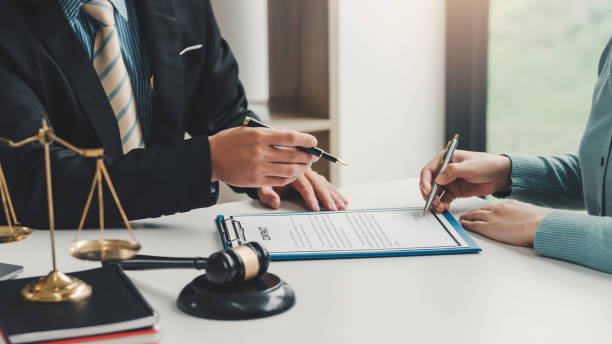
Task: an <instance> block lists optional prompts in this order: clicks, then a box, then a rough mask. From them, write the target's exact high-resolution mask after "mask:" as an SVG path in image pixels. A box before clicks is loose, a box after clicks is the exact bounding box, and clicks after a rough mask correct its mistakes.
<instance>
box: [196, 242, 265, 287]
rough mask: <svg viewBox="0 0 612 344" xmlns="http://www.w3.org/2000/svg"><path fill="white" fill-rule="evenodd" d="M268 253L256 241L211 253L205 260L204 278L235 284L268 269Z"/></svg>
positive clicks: (220, 282)
mask: <svg viewBox="0 0 612 344" xmlns="http://www.w3.org/2000/svg"><path fill="white" fill-rule="evenodd" d="M269 265H270V254H269V253H268V251H267V250H266V249H265V248H264V247H263V246H261V245H260V244H259V243H257V242H248V243H246V244H244V245H241V246H238V247H234V248H231V249H227V250H225V251H221V252H217V253H213V254H212V255H211V256H210V257H208V259H207V261H206V279H207V280H208V281H209V282H211V283H214V284H217V285H236V284H240V283H242V282H244V281H248V280H250V279H252V278H255V277H258V276H261V275H263V274H264V273H266V271H268V266H269Z"/></svg>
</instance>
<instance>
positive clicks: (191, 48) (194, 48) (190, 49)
mask: <svg viewBox="0 0 612 344" xmlns="http://www.w3.org/2000/svg"><path fill="white" fill-rule="evenodd" d="M201 48H202V44H196V45H191V46H188V47H187V48H185V49H183V50H181V52H180V53H179V56H181V55H183V54H184V53H186V52H188V51H192V50H196V49H201Z"/></svg>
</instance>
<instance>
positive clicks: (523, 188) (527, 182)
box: [507, 154, 584, 209]
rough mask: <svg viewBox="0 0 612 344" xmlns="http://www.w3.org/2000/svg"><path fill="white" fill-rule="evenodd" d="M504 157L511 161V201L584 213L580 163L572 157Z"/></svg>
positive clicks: (575, 157)
mask: <svg viewBox="0 0 612 344" xmlns="http://www.w3.org/2000/svg"><path fill="white" fill-rule="evenodd" d="M507 156H508V157H509V158H510V160H511V161H512V172H511V175H510V179H511V189H510V194H509V197H510V198H514V199H517V200H520V201H524V202H529V203H532V204H537V205H541V206H546V207H552V208H566V209H584V195H583V192H582V176H581V173H580V163H579V161H578V157H577V156H576V155H575V154H565V155H559V156H553V157H540V156H538V157H534V156H521V155H507Z"/></svg>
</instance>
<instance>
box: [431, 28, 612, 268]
mask: <svg viewBox="0 0 612 344" xmlns="http://www.w3.org/2000/svg"><path fill="white" fill-rule="evenodd" d="M611 73H612V38H611V39H610V40H609V41H608V44H607V45H606V48H605V49H604V51H603V53H602V55H601V58H600V61H599V69H598V80H597V84H596V86H595V91H594V93H593V104H592V109H591V114H590V117H589V120H588V123H587V126H586V129H585V131H584V134H583V137H582V140H581V143H580V148H579V150H578V152H577V154H564V155H559V156H551V157H543V156H537V157H532V156H520V155H511V154H508V155H494V154H489V153H480V152H470V151H461V150H458V151H456V152H455V154H454V155H453V159H452V163H450V164H449V165H448V167H447V168H446V169H445V170H444V171H443V172H442V173H441V174H440V175H438V176H437V177H436V178H435V182H437V183H439V184H441V185H443V186H444V189H445V191H446V192H445V193H444V194H443V196H442V197H441V198H440V197H437V198H436V200H435V201H434V203H433V206H432V207H433V209H434V210H435V211H438V212H442V211H445V210H448V208H449V206H450V203H451V202H452V201H453V200H454V199H456V198H458V197H469V196H482V195H489V194H493V195H494V196H496V197H509V198H512V199H515V200H519V201H524V202H528V203H532V204H536V205H540V206H545V207H549V208H554V210H549V211H545V210H543V209H541V208H536V207H533V206H530V205H528V204H525V203H522V202H518V201H515V200H511V201H507V202H504V203H501V204H497V205H490V206H486V207H484V208H482V209H477V210H472V211H469V212H467V213H464V214H463V215H461V217H460V222H461V224H462V225H463V227H465V228H466V229H468V230H471V231H473V232H476V233H480V234H482V235H484V236H487V237H489V238H492V239H494V240H497V241H501V242H505V243H509V244H513V245H521V246H533V247H534V248H535V251H536V252H537V253H538V254H540V255H543V256H548V257H553V258H557V259H563V260H567V261H570V262H574V263H577V264H581V265H585V266H588V267H590V268H593V269H597V270H601V271H605V272H608V273H612V163H611V162H610V159H612V153H611V152H612V76H611ZM559 135H563V133H559ZM441 154H442V153H440V154H439V155H438V156H436V157H435V158H434V159H433V160H432V161H431V162H429V163H428V164H427V165H426V166H425V167H424V168H423V170H422V171H421V179H420V188H421V193H422V195H423V197H424V198H426V197H427V196H428V195H429V193H430V192H431V186H432V183H433V181H434V176H435V174H436V172H437V171H436V170H437V167H438V162H439V160H440V155H441ZM561 209H583V210H584V209H586V210H587V212H588V215H587V214H583V213H579V212H571V211H567V210H561Z"/></svg>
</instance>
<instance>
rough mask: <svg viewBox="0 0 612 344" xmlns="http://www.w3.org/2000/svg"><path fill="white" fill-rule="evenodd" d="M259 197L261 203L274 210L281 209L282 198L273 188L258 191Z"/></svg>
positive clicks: (267, 187)
mask: <svg viewBox="0 0 612 344" xmlns="http://www.w3.org/2000/svg"><path fill="white" fill-rule="evenodd" d="M257 195H258V196H259V202H261V204H263V205H265V206H268V207H270V208H272V209H278V207H280V196H279V195H278V194H277V193H276V191H274V189H273V188H272V187H271V186H264V187H261V188H259V189H258V190H257Z"/></svg>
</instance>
